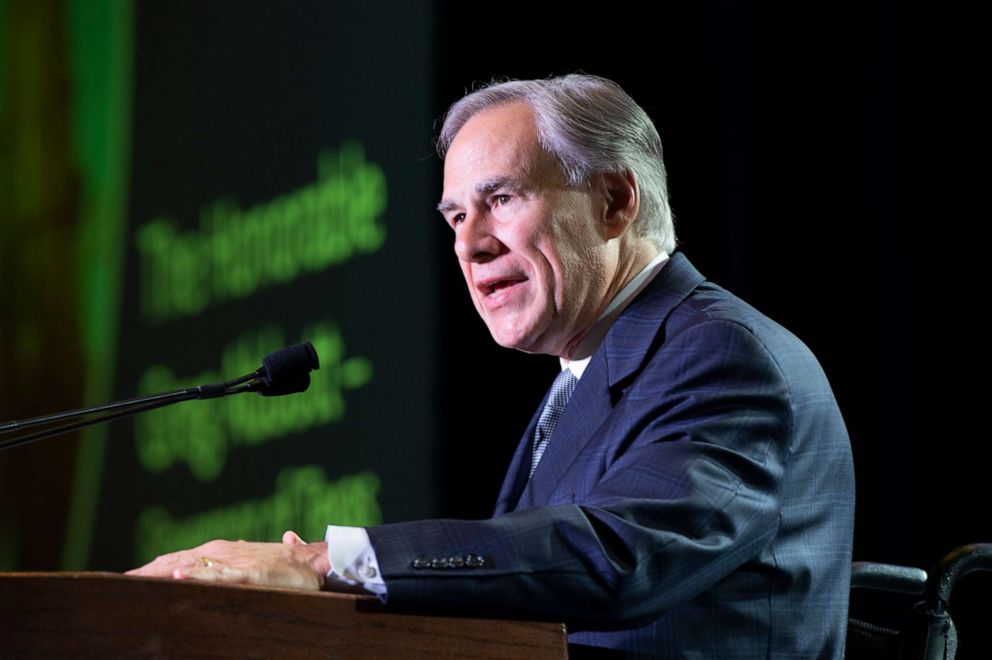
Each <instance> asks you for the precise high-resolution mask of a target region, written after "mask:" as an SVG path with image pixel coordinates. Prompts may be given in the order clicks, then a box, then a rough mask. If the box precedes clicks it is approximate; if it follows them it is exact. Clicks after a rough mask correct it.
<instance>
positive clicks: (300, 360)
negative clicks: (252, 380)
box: [251, 342, 320, 396]
mask: <svg viewBox="0 0 992 660" xmlns="http://www.w3.org/2000/svg"><path fill="white" fill-rule="evenodd" d="M317 369H320V360H319V359H318V358H317V351H316V350H315V349H314V347H313V344H311V343H310V342H305V343H303V344H297V345H296V346H290V347H289V348H284V349H282V350H280V351H276V352H275V353H271V354H269V355H267V356H266V357H265V359H264V360H262V368H261V369H259V370H258V371H256V372H255V373H256V374H257V375H258V379H257V385H255V386H253V387H252V388H251V390H252V391H254V392H258V393H259V394H261V395H262V396H282V395H284V394H294V393H296V392H305V391H306V390H307V388H308V387H310V372H311V371H316V370H317Z"/></svg>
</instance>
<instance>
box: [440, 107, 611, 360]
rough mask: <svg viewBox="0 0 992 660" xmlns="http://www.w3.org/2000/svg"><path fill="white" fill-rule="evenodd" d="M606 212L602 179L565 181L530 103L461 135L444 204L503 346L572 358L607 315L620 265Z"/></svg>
mask: <svg viewBox="0 0 992 660" xmlns="http://www.w3.org/2000/svg"><path fill="white" fill-rule="evenodd" d="M605 207H606V201H605V198H604V195H603V192H602V190H601V186H599V185H597V184H596V183H595V182H592V183H590V184H587V185H583V186H576V187H573V186H569V185H568V184H567V183H566V181H565V177H564V175H563V174H562V173H561V171H560V170H559V168H558V166H557V164H556V162H555V160H554V158H553V157H552V156H550V155H549V154H547V153H546V152H545V151H544V150H543V149H542V148H541V146H540V144H539V142H538V136H537V128H536V126H535V124H534V117H533V113H532V112H531V110H530V108H529V107H528V106H526V105H525V104H523V103H511V104H507V105H502V106H497V107H495V108H490V109H488V110H485V111H483V112H480V113H479V114H477V115H475V116H474V117H472V119H470V120H469V121H468V122H467V123H466V124H465V125H464V126H463V127H462V129H461V130H460V131H459V132H458V134H457V135H456V136H455V139H454V141H453V142H452V143H451V147H450V148H449V150H448V153H447V156H446V158H445V163H444V194H443V196H442V201H441V203H440V204H439V205H438V208H439V210H440V211H441V213H442V214H443V215H444V216H445V219H446V220H447V222H448V224H449V225H450V226H451V227H452V229H454V231H455V253H456V254H457V255H458V259H459V260H460V262H461V268H462V273H463V274H464V275H465V281H466V283H467V284H468V289H469V294H470V295H471V296H472V301H473V303H475V308H476V310H478V312H479V315H480V316H482V319H483V321H485V323H486V325H487V326H488V328H489V332H490V333H492V336H493V339H495V340H496V342H497V343H498V344H500V345H501V346H506V347H511V348H517V349H520V350H522V351H527V352H529V353H547V354H551V355H560V356H565V357H568V353H569V351H570V350H571V349H572V348H574V346H575V344H576V343H577V341H578V339H579V338H581V335H582V333H584V331H585V330H587V329H588V328H589V326H590V325H592V324H593V322H594V321H595V320H596V318H597V317H598V315H599V313H600V312H601V311H602V309H603V306H604V305H605V296H606V294H607V292H608V289H609V285H610V281H609V280H610V275H609V273H610V272H613V271H615V268H616V254H615V250H612V249H610V248H609V247H608V245H607V241H606V238H605V236H604V233H603V229H602V226H601V222H600V219H601V218H602V217H603V214H604V213H605ZM611 269H612V271H611Z"/></svg>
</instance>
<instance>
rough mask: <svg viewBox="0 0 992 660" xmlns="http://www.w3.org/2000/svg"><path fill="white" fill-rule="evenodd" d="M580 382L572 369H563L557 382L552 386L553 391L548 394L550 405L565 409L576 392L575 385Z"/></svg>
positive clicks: (556, 379)
mask: <svg viewBox="0 0 992 660" xmlns="http://www.w3.org/2000/svg"><path fill="white" fill-rule="evenodd" d="M578 382H579V380H578V379H577V378H576V377H575V374H573V373H572V370H571V369H568V368H565V369H562V370H561V373H560V374H558V377H557V378H555V382H553V383H552V384H551V391H550V393H549V394H548V405H549V406H554V407H556V408H564V407H565V405H566V404H567V403H568V400H569V399H570V398H571V397H572V392H573V391H575V384H576V383H578Z"/></svg>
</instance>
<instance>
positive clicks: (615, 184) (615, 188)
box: [597, 170, 641, 240]
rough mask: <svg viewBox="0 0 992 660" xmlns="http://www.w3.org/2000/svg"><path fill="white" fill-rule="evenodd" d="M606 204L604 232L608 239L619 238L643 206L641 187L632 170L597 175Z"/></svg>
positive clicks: (603, 219) (603, 217)
mask: <svg viewBox="0 0 992 660" xmlns="http://www.w3.org/2000/svg"><path fill="white" fill-rule="evenodd" d="M597 177H598V178H599V181H598V182H597V183H598V185H599V187H600V191H601V193H602V195H603V199H604V200H605V202H606V204H605V207H604V210H603V215H602V221H603V233H604V235H605V237H606V239H607V240H612V239H614V238H619V237H620V236H622V235H623V233H624V232H625V231H627V229H628V228H630V226H631V225H633V224H634V221H635V220H636V219H637V213H638V211H639V210H640V208H641V189H640V187H639V186H638V185H637V177H635V176H634V173H633V172H631V171H630V170H624V171H623V172H608V173H604V174H599V175H597Z"/></svg>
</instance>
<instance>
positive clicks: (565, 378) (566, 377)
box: [530, 368, 579, 476]
mask: <svg viewBox="0 0 992 660" xmlns="http://www.w3.org/2000/svg"><path fill="white" fill-rule="evenodd" d="M578 382H579V379H578V378H576V377H575V375H574V374H572V370H571V369H567V368H566V369H562V370H561V373H560V374H558V377H557V378H555V382H554V383H552V384H551V392H550V393H549V394H548V402H547V404H545V406H544V410H542V411H541V416H540V417H539V418H538V420H537V427H536V428H535V429H534V451H533V453H532V454H531V459H530V474H531V476H533V475H534V470H536V469H537V464H538V463H540V462H541V457H542V456H544V450H545V449H547V447H548V440H549V439H550V438H551V434H552V433H554V431H555V427H556V426H558V420H559V419H561V416H562V413H564V412H565V406H567V405H568V400H569V399H570V398H571V396H572V392H573V391H574V390H575V385H576V383H578Z"/></svg>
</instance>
